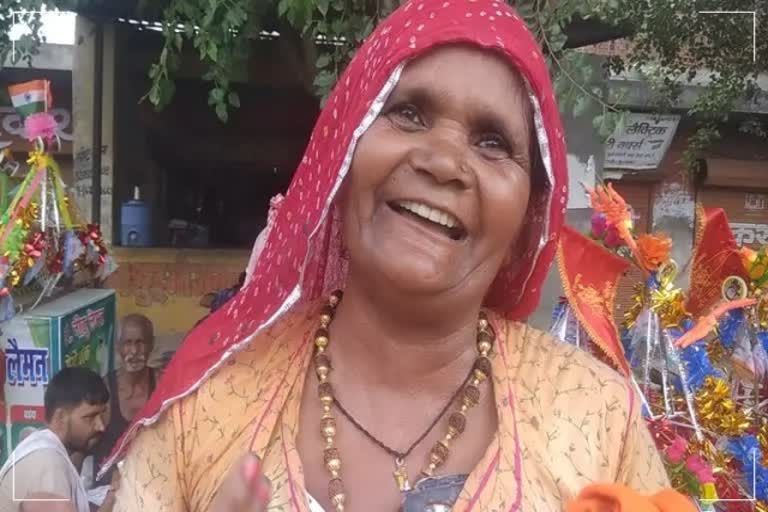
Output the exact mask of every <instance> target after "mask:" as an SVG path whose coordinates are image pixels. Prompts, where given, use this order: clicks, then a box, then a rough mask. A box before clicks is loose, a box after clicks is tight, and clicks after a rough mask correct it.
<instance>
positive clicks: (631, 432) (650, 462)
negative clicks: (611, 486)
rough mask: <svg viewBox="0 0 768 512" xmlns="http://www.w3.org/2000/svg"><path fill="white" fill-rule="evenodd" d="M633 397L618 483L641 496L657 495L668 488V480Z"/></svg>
mask: <svg viewBox="0 0 768 512" xmlns="http://www.w3.org/2000/svg"><path fill="white" fill-rule="evenodd" d="M630 393H632V394H631V395H630V401H631V402H632V403H631V407H630V412H629V422H628V425H627V431H626V436H625V439H626V440H625V443H624V447H623V452H622V455H623V458H622V461H621V465H620V469H619V475H618V479H617V480H618V482H619V483H623V484H626V485H628V486H629V487H631V488H632V489H633V490H635V491H637V492H639V493H644V494H648V493H655V492H658V491H661V490H662V489H665V488H668V487H669V478H668V477H667V472H666V469H665V468H664V464H663V463H662V461H661V457H660V456H659V452H658V450H657V449H656V445H655V443H654V442H653V439H652V438H651V434H650V432H649V431H648V427H647V426H646V424H645V420H644V419H643V418H642V415H641V414H640V404H639V399H638V398H637V396H636V395H634V393H633V392H632V391H630Z"/></svg>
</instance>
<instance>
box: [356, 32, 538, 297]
mask: <svg viewBox="0 0 768 512" xmlns="http://www.w3.org/2000/svg"><path fill="white" fill-rule="evenodd" d="M531 122H532V115H531V106H530V103H529V100H528V97H527V93H526V90H525V86H524V85H523V82H522V80H521V78H520V77H519V75H518V74H517V72H516V71H514V70H513V69H512V68H511V67H510V66H509V65H508V64H507V63H506V62H505V61H504V60H503V59H502V58H501V57H499V56H497V55H495V54H493V53H491V52H488V51H482V50H479V49H475V48H471V47H464V46H448V47H443V48H440V49H437V50H435V51H433V52H431V53H429V54H427V55H425V56H423V57H421V58H419V59H418V60H415V61H414V62H412V63H410V64H409V65H408V66H406V68H405V69H404V71H403V73H402V77H401V79H400V81H399V83H398V85H397V87H396V88H395V90H394V91H393V92H392V94H391V95H390V97H389V99H388V100H387V103H386V105H385V106H384V109H383V110H382V112H381V114H380V115H379V117H378V119H376V121H374V123H373V124H372V125H371V127H370V128H369V129H368V131H367V132H366V133H365V135H363V137H361V139H360V141H359V142H358V145H357V148H356V151H355V154H354V159H353V161H352V167H351V170H350V175H349V178H348V181H347V183H346V184H345V189H344V192H343V196H342V211H343V219H344V240H345V243H346V246H347V249H348V251H349V255H350V260H351V265H352V271H353V272H355V273H360V274H361V275H363V276H364V277H365V278H366V279H370V280H371V284H373V282H376V283H377V284H383V285H387V286H391V287H395V288H396V289H398V290H401V291H404V292H408V293H412V294H414V293H415V294H436V293H442V292H447V291H459V290H462V291H470V290H471V291H473V292H475V293H477V294H481V295H484V294H485V292H486V291H487V289H488V287H489V286H490V284H491V282H492V281H493V279H494V277H495V276H496V274H497V272H498V270H499V268H500V266H501V265H502V263H503V262H504V261H505V258H508V257H511V258H514V257H515V256H517V254H518V252H517V251H516V250H515V245H516V244H515V242H516V240H517V239H518V235H519V234H520V232H521V227H522V224H523V221H524V218H525V213H526V210H527V207H528V199H529V196H530V182H531V178H530V173H531V161H530V160H531V158H530V155H531V153H532V152H531V144H533V143H534V142H533V141H532V140H531V133H532V130H531Z"/></svg>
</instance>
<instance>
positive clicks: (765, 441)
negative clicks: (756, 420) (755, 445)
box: [757, 418, 768, 467]
mask: <svg viewBox="0 0 768 512" xmlns="http://www.w3.org/2000/svg"><path fill="white" fill-rule="evenodd" d="M757 441H758V442H759V443H760V449H761V450H762V451H763V466H766V467H768V418H762V419H761V420H760V429H759V430H758V431H757Z"/></svg>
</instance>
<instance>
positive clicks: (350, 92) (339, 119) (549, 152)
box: [102, 0, 568, 471]
mask: <svg viewBox="0 0 768 512" xmlns="http://www.w3.org/2000/svg"><path fill="white" fill-rule="evenodd" d="M446 44H469V45H472V46H475V47H479V48H483V49H487V50H489V51H493V52H495V53H497V54H498V55H499V56H501V57H502V58H504V59H505V60H507V61H508V62H509V64H510V65H511V66H512V67H514V68H515V69H517V70H518V72H519V73H520V74H521V75H522V77H523V79H524V81H525V83H526V86H527V88H528V95H529V98H530V101H531V104H532V106H533V112H534V121H535V136H536V139H537V141H538V148H539V154H540V161H541V165H540V167H541V169H537V170H535V172H541V173H544V174H545V176H544V179H543V180H541V181H543V182H544V183H545V186H544V187H539V188H538V189H534V190H533V191H532V194H533V195H532V197H531V200H530V202H529V207H528V212H527V219H526V226H527V229H526V230H524V233H525V234H524V235H522V236H523V237H524V238H525V239H524V240H521V241H520V242H519V243H521V244H525V245H523V247H524V251H523V252H522V256H521V258H520V259H518V260H517V261H515V262H512V263H511V264H510V265H508V266H507V267H504V268H502V269H501V270H500V272H499V274H498V275H497V277H496V280H495V281H494V283H493V284H492V286H491V289H490V290H489V292H488V295H487V297H486V305H487V306H489V307H491V308H493V309H495V310H496V311H497V312H499V313H501V314H503V315H505V316H506V317H508V318H511V319H518V320H524V319H525V318H527V317H528V315H529V314H530V313H531V312H532V311H533V310H534V309H535V308H536V306H537V304H538V302H539V296H540V292H541V287H542V284H543V281H544V279H545V277H546V275H547V272H548V270H549V267H550V265H551V263H552V259H553V257H554V254H555V249H556V245H557V237H558V234H559V232H560V228H561V226H562V224H563V219H564V216H565V207H566V200H567V181H568V180H567V169H566V149H565V142H564V133H563V128H562V125H561V122H560V116H559V113H558V107H557V104H556V102H555V97H554V93H553V89H552V84H551V82H550V78H549V72H548V70H547V66H546V63H545V60H544V58H543V56H542V53H541V50H540V49H539V46H538V44H537V43H536V41H535V40H534V38H533V37H532V35H531V34H530V32H529V31H528V29H527V27H526V24H525V22H524V21H523V20H522V19H521V18H520V17H519V16H518V15H517V14H516V13H515V12H514V11H513V10H512V8H510V7H509V6H508V5H506V4H505V3H503V2H495V1H491V0H410V1H408V2H407V3H405V4H404V5H402V6H401V7H400V8H398V10H397V11H395V12H394V13H393V14H392V15H391V16H389V17H388V18H387V19H386V20H384V21H383V22H382V23H381V24H380V25H379V26H378V27H377V28H376V30H375V31H374V32H373V34H372V35H371V36H370V37H369V38H368V39H367V40H366V41H365V43H364V44H363V45H362V47H361V48H360V49H359V50H358V52H357V54H356V55H355V57H354V58H353V60H352V62H351V63H350V64H349V66H348V67H347V68H346V70H345V71H344V73H343V74H342V76H341V77H340V78H339V81H338V83H337V85H336V87H335V89H334V90H333V92H332V94H331V95H330V97H329V98H328V100H327V103H326V105H325V108H324V109H323V111H322V112H321V114H320V117H319V119H318V121H317V124H316V126H315V129H314V131H313V132H312V136H311V139H310V141H309V144H308V146H307V149H306V152H305V153H304V157H303V158H302V160H301V163H300V165H299V167H298V169H296V172H295V175H294V177H293V181H292V182H291V185H290V188H289V189H288V191H287V193H286V194H285V197H284V198H282V199H281V201H279V207H277V208H276V209H275V210H274V211H273V212H272V216H273V218H272V222H271V223H270V228H269V232H268V235H267V236H266V237H265V238H264V240H263V246H262V247H261V249H260V254H259V255H258V258H257V259H254V260H253V269H252V272H251V275H250V276H249V281H248V283H247V285H245V286H244V287H243V289H242V290H241V291H240V292H239V293H238V294H237V295H236V296H235V297H234V298H233V299H232V300H230V301H229V302H228V303H227V305H226V306H224V307H222V308H221V309H220V310H218V311H217V312H216V313H214V314H213V315H211V316H210V317H209V318H208V319H207V320H206V321H205V322H203V323H202V324H201V325H199V326H198V327H197V328H196V329H195V330H194V331H192V332H191V333H190V334H189V335H188V336H187V338H186V339H185V340H184V342H183V344H182V345H181V347H180V350H179V351H178V352H177V353H176V355H175V357H174V359H173V361H171V363H170V365H169V366H168V368H167V370H166V373H165V375H164V377H163V379H162V381H161V382H160V385H159V386H158V388H157V389H156V391H155V393H154V394H153V395H152V397H151V398H150V400H149V401H148V402H147V404H146V405H145V406H144V408H143V409H142V411H141V412H140V413H139V414H138V415H137V417H136V419H135V420H134V422H133V423H132V425H131V426H130V428H129V429H128V431H127V432H126V434H125V435H124V436H123V438H122V439H121V440H120V441H119V442H118V443H117V446H116V447H115V450H114V452H113V454H112V456H111V457H110V459H109V460H108V461H107V463H106V464H105V465H104V468H102V471H104V470H106V468H108V467H109V466H110V465H111V464H112V463H113V462H114V461H115V460H117V459H119V458H120V457H121V455H122V454H123V452H124V451H125V449H126V447H127V445H128V444H129V442H130V440H131V439H132V438H133V437H134V436H135V435H136V433H137V431H138V430H139V429H140V428H142V427H144V426H147V425H151V424H152V423H154V422H155V421H156V420H157V418H158V417H159V416H160V415H161V414H162V413H163V411H164V410H166V409H167V408H168V407H169V406H170V405H171V404H172V403H174V402H175V401H177V400H179V399H181V398H183V397H185V396H187V395H189V394H190V393H192V392H193V391H194V390H196V389H197V388H198V387H199V386H200V384H201V383H202V382H204V381H205V379H206V378H208V377H209V376H210V375H211V374H212V373H213V372H214V371H216V369H217V368H219V367H220V366H221V365H222V364H224V363H225V362H226V361H227V359H228V358H229V357H230V356H231V355H232V354H233V353H234V352H236V351H238V350H240V349H241V348H243V347H244V346H245V345H246V344H247V343H248V342H249V341H251V339H252V338H253V336H254V335H256V334H258V333H259V332H261V331H262V330H264V329H265V328H267V327H268V326H270V325H271V324H273V323H274V322H275V321H277V320H278V319H279V318H280V317H281V316H282V315H285V314H286V313H287V312H288V311H290V310H291V309H292V308H293V307H294V306H296V305H297V304H299V303H302V302H306V301H312V300H315V299H317V298H319V297H321V296H323V295H324V294H328V293H330V292H331V291H332V290H334V289H337V288H343V285H344V280H345V276H346V269H347V262H346V261H345V256H344V251H343V250H342V240H341V229H340V214H339V212H338V209H337V207H336V205H335V204H334V199H335V198H336V196H337V193H338V191H339V187H340V186H341V183H342V181H343V180H344V177H345V176H346V174H347V172H348V171H349V168H350V164H351V161H352V158H353V155H354V152H355V146H356V144H357V141H358V140H359V139H360V136H361V135H362V134H363V133H364V132H365V131H366V129H367V128H368V127H369V126H370V125H371V123H372V122H373V121H374V120H375V119H376V117H377V116H378V115H379V113H380V111H381V108H382V106H383V105H384V102H385V101H386V99H387V97H388V95H389V94H390V93H391V92H392V90H393V88H394V87H395V85H396V84H397V82H398V79H399V78H400V75H401V72H402V70H403V68H404V67H405V66H406V65H407V63H408V62H409V61H410V60H412V59H413V58H415V57H417V56H419V55H422V54H424V53H425V52H427V51H429V50H430V49H433V48H435V47H437V46H440V45H446ZM521 115H522V114H521Z"/></svg>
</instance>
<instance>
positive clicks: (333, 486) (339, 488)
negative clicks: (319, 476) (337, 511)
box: [328, 478, 344, 501]
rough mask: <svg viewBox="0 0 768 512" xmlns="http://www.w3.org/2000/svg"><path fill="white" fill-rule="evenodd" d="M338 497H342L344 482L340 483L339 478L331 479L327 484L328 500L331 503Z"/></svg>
mask: <svg viewBox="0 0 768 512" xmlns="http://www.w3.org/2000/svg"><path fill="white" fill-rule="evenodd" d="M339 495H341V496H343V495H344V482H342V481H341V478H333V479H332V480H331V481H330V482H328V499H330V500H331V501H333V499H334V498H335V497H336V496H339Z"/></svg>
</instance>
